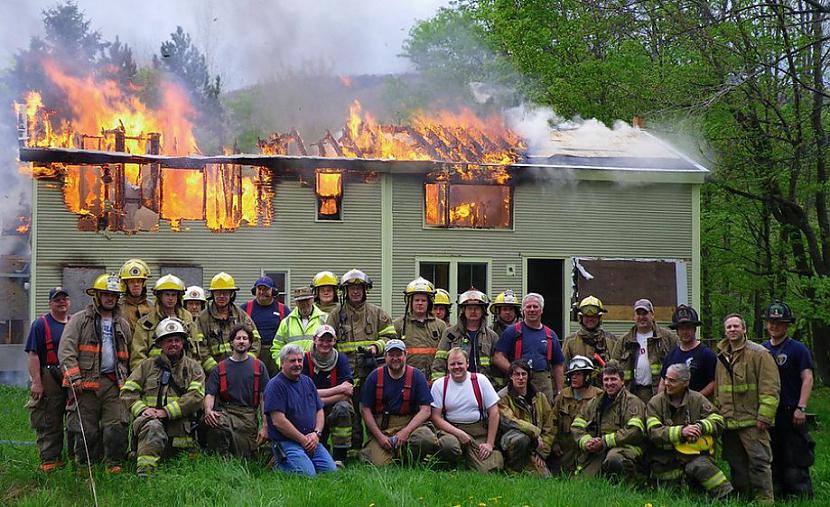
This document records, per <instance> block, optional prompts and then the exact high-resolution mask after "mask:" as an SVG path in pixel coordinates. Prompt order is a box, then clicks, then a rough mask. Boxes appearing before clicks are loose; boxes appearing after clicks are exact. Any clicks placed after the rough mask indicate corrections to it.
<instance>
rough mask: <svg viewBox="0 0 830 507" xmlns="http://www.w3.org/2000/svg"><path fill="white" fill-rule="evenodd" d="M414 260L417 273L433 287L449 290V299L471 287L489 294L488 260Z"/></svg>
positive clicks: (453, 299) (454, 298)
mask: <svg viewBox="0 0 830 507" xmlns="http://www.w3.org/2000/svg"><path fill="white" fill-rule="evenodd" d="M416 262H417V270H418V274H420V275H421V276H423V277H424V278H426V279H427V280H429V281H430V282H432V283H433V284H434V285H435V288H437V289H444V290H446V291H447V292H449V293H450V300H451V301H455V300H456V299H457V298H458V294H461V293H462V292H465V291H467V290H469V289H470V288H471V287H474V288H476V289H478V290H480V291H481V292H484V293H487V294H489V290H490V261H489V260H484V259H458V260H449V259H417V260H416Z"/></svg>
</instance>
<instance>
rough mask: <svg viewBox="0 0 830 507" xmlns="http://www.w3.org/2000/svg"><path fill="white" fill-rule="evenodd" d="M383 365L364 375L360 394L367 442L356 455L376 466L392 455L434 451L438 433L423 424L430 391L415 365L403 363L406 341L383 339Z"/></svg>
mask: <svg viewBox="0 0 830 507" xmlns="http://www.w3.org/2000/svg"><path fill="white" fill-rule="evenodd" d="M384 358H385V360H386V366H382V367H380V368H377V369H376V370H374V371H372V372H371V373H370V374H369V376H368V377H366V383H365V384H364V386H363V390H362V391H361V393H360V394H361V396H360V411H361V414H362V416H363V422H364V423H365V424H366V431H367V432H368V433H369V442H368V443H367V444H366V447H364V448H363V451H362V452H361V454H360V456H361V458H362V459H363V460H364V461H367V462H369V463H372V464H374V465H376V466H382V465H389V464H391V463H392V460H393V459H394V458H412V459H414V460H418V459H420V458H422V457H424V456H426V455H428V454H432V453H433V452H435V449H436V448H437V447H438V437H437V436H436V435H435V432H433V431H432V429H431V428H430V427H429V426H427V425H426V422H427V421H428V420H429V416H430V407H429V406H430V403H432V394H430V392H429V386H428V385H427V379H426V377H425V376H424V374H423V373H422V372H421V370H419V369H418V368H414V367H412V366H408V365H407V364H406V344H405V343H404V342H403V341H402V340H398V339H392V340H389V341H388V342H386V349H385V354H384Z"/></svg>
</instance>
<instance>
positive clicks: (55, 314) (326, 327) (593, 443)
mask: <svg viewBox="0 0 830 507" xmlns="http://www.w3.org/2000/svg"><path fill="white" fill-rule="evenodd" d="M150 278H151V272H150V269H149V267H148V265H147V264H146V263H145V262H144V261H142V260H141V259H130V260H128V261H127V262H125V263H124V265H123V266H122V268H121V270H120V273H118V274H102V275H100V276H98V277H97V278H96V279H95V280H94V282H93V283H92V285H91V287H90V288H89V289H88V290H87V293H88V294H89V295H90V296H91V297H92V302H91V304H89V305H88V306H87V307H86V308H85V309H83V310H81V311H80V312H77V313H75V314H73V315H71V316H70V313H69V307H70V301H69V295H68V293H67V292H66V290H64V289H63V288H61V287H55V288H54V289H52V290H51V291H50V293H49V312H47V313H46V314H44V315H43V316H41V317H39V318H38V319H37V320H36V321H35V322H33V323H32V326H31V331H30V334H29V339H28V341H27V345H26V351H27V352H28V354H29V356H28V357H29V363H28V364H29V372H30V375H31V379H32V383H31V396H30V400H29V402H28V404H27V406H28V408H29V410H30V413H31V423H32V426H33V428H34V429H35V430H36V432H37V445H38V450H39V453H40V460H41V464H40V469H41V470H43V471H45V472H48V471H51V470H54V469H56V468H59V467H61V466H62V465H63V462H62V457H63V456H62V455H63V448H64V438H65V437H66V438H67V442H68V446H67V447H68V449H67V454H68V455H69V457H70V459H74V460H76V461H77V462H78V463H79V464H88V463H93V462H99V461H103V462H104V463H105V464H106V465H107V467H108V470H109V471H111V472H113V473H117V472H119V471H120V470H121V467H122V466H123V464H124V463H125V461H126V459H127V457H128V455H132V456H134V457H135V459H136V470H137V472H138V473H139V475H141V476H149V475H152V474H153V473H154V472H155V471H156V470H157V467H158V462H159V461H160V460H161V459H163V458H165V457H168V456H170V455H172V454H175V453H176V452H177V451H186V452H192V451H194V450H195V449H198V448H200V447H201V448H204V449H207V450H209V451H211V452H215V453H218V454H221V455H235V456H240V457H254V456H255V455H256V454H257V452H258V449H259V447H260V446H261V445H264V444H265V443H266V442H270V446H271V450H272V465H273V467H274V468H275V469H279V470H283V471H286V472H296V473H304V474H307V475H314V474H315V473H318V472H324V471H329V470H335V469H336V468H337V467H340V466H343V464H344V463H347V462H348V461H349V460H350V459H355V458H360V459H361V460H363V461H366V462H369V463H373V464H375V465H378V466H381V465H387V464H390V463H393V462H398V461H402V462H415V461H420V460H432V461H434V462H435V463H436V464H437V466H450V467H451V466H456V465H458V464H461V463H465V464H466V465H467V466H468V467H470V468H472V469H475V470H479V471H493V470H499V469H506V470H508V471H511V472H519V471H529V472H532V473H536V474H539V475H541V476H544V477H549V476H551V475H557V474H570V475H576V476H594V475H599V474H602V475H606V476H610V477H613V478H617V479H619V480H632V481H634V480H638V479H642V478H643V477H648V478H650V480H652V481H653V482H654V483H657V484H658V485H659V484H669V483H679V482H681V481H684V480H685V481H686V482H687V483H688V484H690V485H692V486H693V487H696V488H700V489H702V490H703V491H705V492H706V493H707V494H708V495H710V496H711V497H713V498H724V497H728V496H731V495H733V494H736V493H740V494H743V495H746V496H748V497H754V498H755V499H757V500H759V501H772V500H773V496H774V494H775V495H779V496H789V495H803V496H808V497H811V496H812V484H811V480H810V474H809V467H810V466H811V465H812V463H813V460H814V453H813V448H814V443H813V441H812V439H811V437H810V435H809V433H808V431H807V426H806V424H805V421H806V410H807V403H808V401H809V397H810V392H811V389H812V384H813V376H812V368H813V367H812V358H811V355H810V352H809V350H808V349H807V348H806V347H805V346H804V345H803V344H801V343H800V342H799V341H797V340H795V339H793V338H791V337H790V336H789V334H788V327H789V325H790V324H791V323H793V322H794V321H795V319H794V317H793V315H792V312H791V310H790V308H789V307H788V306H787V305H786V304H784V303H781V302H773V303H772V304H771V305H770V306H769V307H768V308H767V310H766V312H765V313H764V319H765V321H766V330H767V333H768V335H769V339H768V340H767V341H766V342H764V343H763V344H757V343H755V342H753V341H750V340H748V339H747V335H746V324H745V322H744V320H743V319H742V318H741V316H740V315H737V314H733V315H728V316H726V317H725V318H724V321H723V322H724V328H725V337H724V339H723V340H721V341H720V342H719V343H718V344H717V346H716V347H715V349H714V350H711V349H709V348H708V347H706V346H705V345H703V344H702V343H701V342H700V341H699V339H698V338H697V328H698V327H699V326H700V325H701V324H702V323H701V321H700V320H699V318H698V314H697V312H696V311H695V310H694V309H693V308H691V307H689V306H686V305H680V306H678V307H677V308H676V309H675V310H674V312H673V315H672V324H671V325H670V326H669V328H670V329H665V328H663V327H661V326H659V325H658V324H657V322H656V321H655V315H654V307H653V305H652V303H651V302H650V301H649V300H648V299H640V300H638V301H636V302H635V304H634V308H633V310H634V314H633V320H634V325H633V326H632V328H631V329H630V330H629V331H628V332H627V333H626V334H625V335H623V336H622V337H619V338H618V337H616V336H615V335H614V334H612V333H610V332H608V331H607V330H605V329H604V328H603V326H602V316H603V314H605V313H607V311H606V309H605V307H604V306H603V303H602V301H601V300H600V299H599V298H597V297H595V296H588V297H585V298H584V299H582V300H581V301H580V302H579V303H578V305H576V308H575V310H576V314H577V316H578V321H579V325H580V326H579V329H578V330H577V331H576V332H574V333H572V334H571V335H570V336H568V337H566V338H565V340H564V341H563V343H562V344H560V340H559V337H558V336H557V335H556V333H555V332H554V331H552V330H551V329H550V328H549V327H547V326H545V325H544V324H542V314H543V311H544V304H545V302H544V298H543V297H542V296H541V295H540V294H536V293H529V294H527V295H525V296H524V297H523V298H519V297H518V296H517V295H516V294H514V293H513V292H512V291H505V292H503V293H501V294H498V295H497V296H496V297H495V298H493V301H492V302H490V298H488V296H487V295H486V294H484V293H482V292H480V291H478V290H476V289H470V290H468V291H466V292H464V293H462V294H461V295H460V296H459V297H458V300H457V302H456V305H455V306H457V318H456V319H455V323H454V324H452V323H451V313H452V312H451V310H452V307H453V306H454V305H453V303H452V302H451V301H450V298H449V294H448V293H447V292H446V291H445V290H442V289H436V288H435V287H434V285H433V284H432V283H431V282H429V281H428V280H426V279H424V278H420V277H419V278H417V279H415V280H413V281H412V282H411V283H409V284H408V285H407V286H406V288H405V290H404V297H405V303H406V305H405V312H404V315H403V316H402V317H399V318H397V319H395V320H394V321H393V320H392V319H390V317H389V316H388V314H387V313H386V312H385V311H384V310H383V309H382V308H380V307H378V306H377V305H374V304H372V303H370V302H368V301H367V293H368V291H369V290H370V289H371V288H372V281H371V279H370V278H369V277H368V276H367V275H366V274H365V273H364V272H362V271H359V270H356V269H353V270H350V271H348V272H346V273H345V274H344V275H342V276H341V277H337V276H336V275H335V274H334V273H332V272H329V271H323V272H320V273H318V274H317V275H316V276H314V278H313V280H312V281H311V284H310V285H309V286H303V287H299V288H296V289H294V290H293V291H292V294H291V295H292V298H291V299H292V303H293V304H292V306H293V308H288V307H287V306H286V305H285V304H283V303H282V302H280V301H278V295H279V293H278V291H277V288H276V287H275V285H274V282H273V280H272V279H271V278H269V277H262V278H260V279H258V280H257V281H256V282H255V283H254V285H253V287H252V288H251V295H252V296H253V298H252V299H251V300H250V301H248V302H246V303H245V304H242V305H237V304H236V302H235V300H236V295H237V292H238V291H239V287H237V286H236V282H235V280H234V278H233V277H232V276H231V275H229V274H227V273H224V272H222V273H219V274H217V275H215V276H214V277H213V279H212V280H211V283H210V286H209V287H208V290H207V294H206V292H205V290H203V289H202V288H201V287H198V286H191V287H185V284H184V283H183V281H182V280H181V279H180V278H178V277H176V276H175V275H172V274H167V275H164V276H161V277H160V278H158V279H157V280H156V282H155V284H154V286H153V287H152V292H153V294H154V296H155V301H154V303H152V304H151V303H150V300H149V299H148V295H147V292H148V286H147V285H148V280H150ZM488 312H489V313H490V314H492V324H491V325H488V323H487V320H488V319H487V313H488ZM717 449H721V450H722V456H723V458H724V459H726V461H728V463H729V467H730V471H731V474H730V476H731V481H730V479H727V477H726V476H725V475H724V474H723V473H722V472H721V471H720V469H719V468H718V467H717V465H716V462H715V456H716V450H717Z"/></svg>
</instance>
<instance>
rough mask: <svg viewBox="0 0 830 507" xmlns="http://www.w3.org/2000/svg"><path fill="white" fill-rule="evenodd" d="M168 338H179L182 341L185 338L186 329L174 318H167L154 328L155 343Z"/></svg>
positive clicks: (182, 323)
mask: <svg viewBox="0 0 830 507" xmlns="http://www.w3.org/2000/svg"><path fill="white" fill-rule="evenodd" d="M168 336H181V337H182V340H185V338H187V329H185V327H184V322H182V321H181V320H179V319H177V318H176V317H167V318H166V319H163V320H162V321H161V322H159V325H158V326H156V339H155V341H156V343H159V342H161V341H162V340H163V339H164V338H166V337H168Z"/></svg>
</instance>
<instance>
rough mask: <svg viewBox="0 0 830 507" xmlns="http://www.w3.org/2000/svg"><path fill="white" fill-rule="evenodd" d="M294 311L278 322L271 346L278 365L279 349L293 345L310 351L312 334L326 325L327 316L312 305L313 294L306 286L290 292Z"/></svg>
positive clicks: (312, 339)
mask: <svg viewBox="0 0 830 507" xmlns="http://www.w3.org/2000/svg"><path fill="white" fill-rule="evenodd" d="M291 297H292V299H293V300H294V309H293V310H291V313H289V314H288V316H287V317H286V318H285V320H283V321H282V322H280V328H279V329H277V334H276V336H275V337H274V343H273V344H272V345H271V357H272V358H273V360H274V362H275V363H277V364H279V359H280V349H282V348H283V347H285V346H286V345H287V344H289V343H294V344H296V345H298V346H299V347H300V348H302V349H303V350H304V351H307V350H311V347H312V345H313V341H314V332H315V331H317V330H318V329H319V328H320V326H322V325H323V324H325V323H326V319H327V318H328V314H326V313H325V312H323V311H322V310H320V308H318V307H317V305H316V304H314V302H313V299H314V292H313V291H312V289H311V288H310V287H308V286H303V287H298V288H296V289H294V290H293V291H292V292H291Z"/></svg>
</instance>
